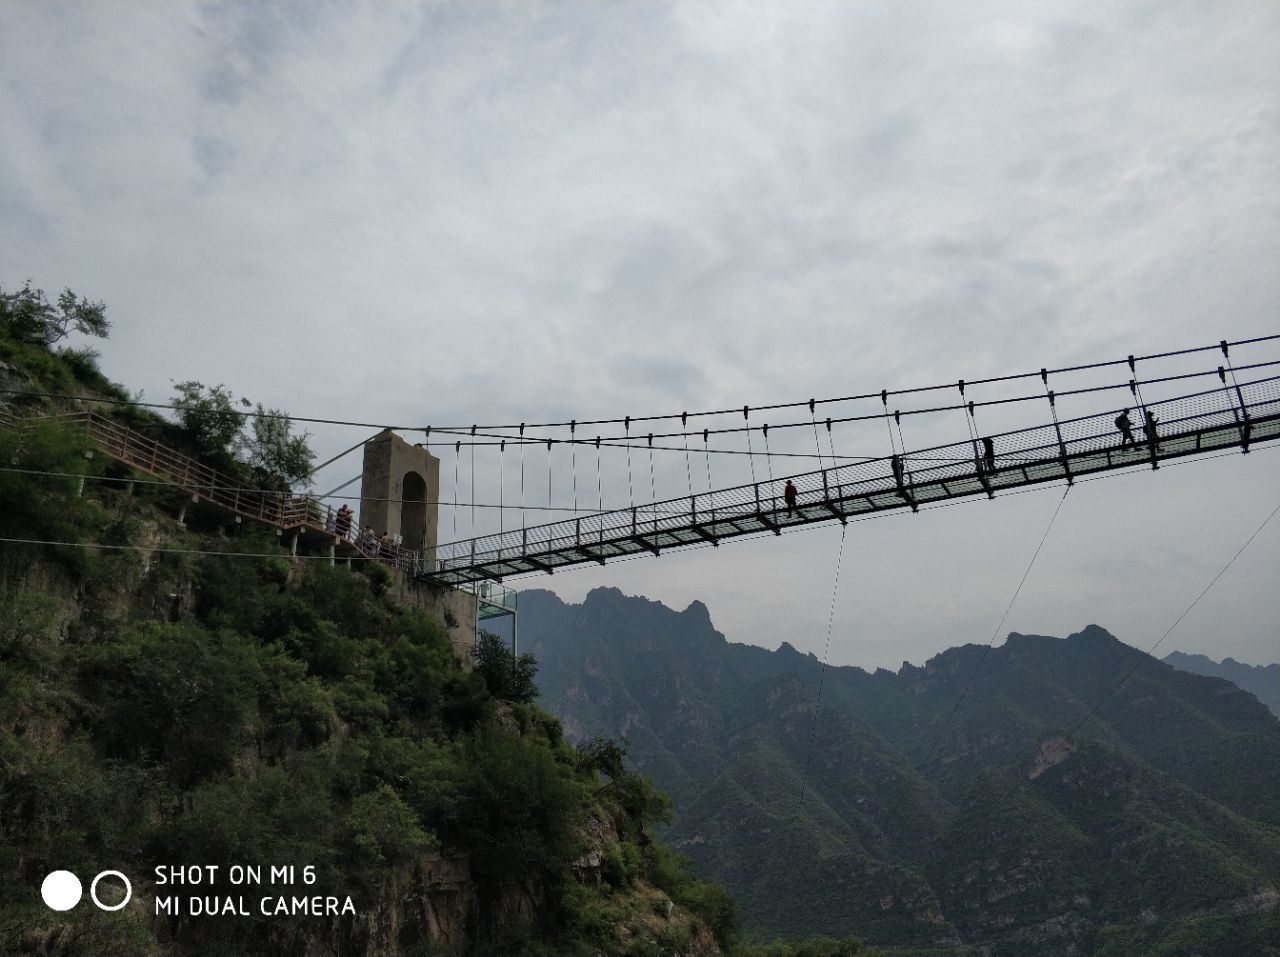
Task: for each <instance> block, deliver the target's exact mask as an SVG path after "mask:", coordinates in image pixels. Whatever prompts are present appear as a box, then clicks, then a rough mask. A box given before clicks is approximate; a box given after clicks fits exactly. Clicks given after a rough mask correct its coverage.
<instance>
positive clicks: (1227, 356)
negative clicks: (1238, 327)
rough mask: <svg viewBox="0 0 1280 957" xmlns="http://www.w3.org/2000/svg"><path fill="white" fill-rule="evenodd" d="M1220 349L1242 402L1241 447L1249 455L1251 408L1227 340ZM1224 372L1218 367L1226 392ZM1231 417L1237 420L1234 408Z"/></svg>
mask: <svg viewBox="0 0 1280 957" xmlns="http://www.w3.org/2000/svg"><path fill="white" fill-rule="evenodd" d="M1218 347H1219V348H1220V349H1222V361H1223V362H1224V363H1226V367H1227V369H1228V370H1230V372H1231V385H1232V387H1233V388H1234V389H1235V391H1236V398H1237V399H1238V400H1239V402H1240V416H1239V418H1240V419H1242V420H1243V421H1242V422H1241V425H1240V447H1241V449H1242V451H1243V452H1244V454H1245V455H1248V454H1249V439H1250V434H1251V432H1252V428H1253V427H1252V425H1251V424H1250V422H1249V408H1248V406H1247V405H1245V401H1244V393H1243V392H1241V391H1240V382H1239V380H1238V379H1236V370H1235V366H1233V365H1232V363H1231V353H1230V350H1229V349H1228V344H1227V340H1226V339H1223V340H1222V342H1220V343H1218ZM1222 372H1223V370H1222V366H1218V378H1219V379H1221V380H1222V388H1223V391H1226V388H1227V377H1226V376H1225V375H1223V374H1222ZM1229 398H1230V395H1228V399H1229ZM1231 415H1232V417H1233V418H1236V410H1235V409H1234V408H1233V409H1232V410H1231Z"/></svg>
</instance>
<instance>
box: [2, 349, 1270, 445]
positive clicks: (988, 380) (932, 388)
mask: <svg viewBox="0 0 1280 957" xmlns="http://www.w3.org/2000/svg"><path fill="white" fill-rule="evenodd" d="M1276 339H1280V334H1276V335H1268V336H1257V337H1255V338H1252V339H1239V340H1236V341H1233V342H1229V343H1228V344H1229V345H1236V346H1249V345H1257V344H1258V343H1263V342H1271V341H1274V340H1276ZM1218 348H1219V345H1218V344H1214V345H1205V346H1194V347H1191V348H1186V349H1174V350H1170V351H1167V352H1155V353H1151V354H1148V355H1144V356H1138V357H1137V360H1138V361H1143V360H1156V359H1169V358H1175V357H1178V356H1185V355H1193V354H1196V353H1200V352H1210V351H1215V350H1217V349H1218ZM1127 361H1128V360H1127V358H1126V359H1112V360H1106V361H1102V362H1091V363H1084V364H1081V365H1074V366H1062V367H1059V368H1056V369H1049V370H1048V371H1049V372H1050V373H1070V372H1087V371H1091V370H1095V369H1104V368H1110V367H1112V366H1121V365H1124V364H1125V363H1126V362H1127ZM1039 374H1040V373H1039V371H1034V372H1020V373H1014V374H1010V375H1001V376H987V377H984V378H980V379H973V380H971V381H970V384H971V385H991V384H995V383H1000V382H1014V381H1017V380H1021V379H1033V378H1035V377H1037V376H1038V375H1039ZM954 384H955V383H954V381H951V382H945V383H937V384H934V385H925V386H913V387H909V388H904V389H895V390H892V392H891V393H890V394H892V395H895V396H900V395H909V394H913V393H917V392H936V391H943V390H946V389H950V388H952V386H954ZM6 391H8V392H17V391H19V390H0V394H3V393H4V392H6ZM60 397H61V398H81V397H79V396H69V395H68V396H60ZM875 397H876V393H874V392H869V393H865V394H855V395H846V396H832V397H828V398H824V399H817V400H815V403H822V404H830V403H837V402H853V401H858V400H862V399H874V398H875ZM807 404H808V402H807V401H805V400H800V401H794V402H777V403H770V404H763V405H757V406H755V409H756V410H757V411H765V412H768V411H773V410H776V409H791V408H802V407H803V406H805V405H807ZM159 407H160V408H172V406H159ZM736 411H737V409H707V410H701V411H696V412H687V413H685V414H686V415H688V416H692V417H695V418H697V417H706V416H719V415H729V414H732V413H734V412H736ZM245 414H252V413H245ZM680 417H681V413H678V412H673V413H663V414H655V415H643V416H627V417H626V419H625V421H636V422H641V421H647V422H654V421H662V420H674V419H678V418H680ZM297 421H317V422H322V423H324V424H338V425H355V424H359V425H365V424H368V425H369V426H370V427H373V426H374V423H351V422H338V421H335V420H317V419H303V418H297ZM623 421H624V419H621V418H604V419H583V420H582V424H583V425H607V424H618V423H621V422H623ZM568 424H569V423H568V422H540V423H536V424H533V425H531V426H530V427H531V428H561V427H563V426H566V425H568ZM485 428H487V429H513V428H515V426H514V425H487V426H485ZM442 430H443V429H442Z"/></svg>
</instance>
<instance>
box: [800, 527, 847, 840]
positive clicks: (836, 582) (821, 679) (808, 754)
mask: <svg viewBox="0 0 1280 957" xmlns="http://www.w3.org/2000/svg"><path fill="white" fill-rule="evenodd" d="M848 531H849V527H848V526H847V525H841V526H840V547H839V548H838V549H837V550H836V568H835V575H834V576H833V580H832V582H831V604H830V606H828V608H827V641H826V644H825V645H824V646H823V649H822V668H821V669H820V670H819V671H818V693H817V695H816V696H815V698H814V702H813V723H812V724H810V726H809V744H808V747H807V749H806V751H805V757H804V766H803V768H802V770H801V773H800V806H799V808H797V811H796V813H797V816H798V815H799V812H800V811H801V810H803V808H804V799H805V789H806V787H807V786H808V783H809V764H810V762H811V761H812V760H813V742H814V739H815V738H816V737H817V734H818V711H819V709H820V708H821V707H822V687H823V685H824V684H825V682H826V677H827V662H828V660H829V658H830V656H831V630H832V625H833V624H834V622H835V618H836V596H837V595H839V593H840V568H841V566H842V565H843V564H844V541H845V535H846V533H847V532H848Z"/></svg>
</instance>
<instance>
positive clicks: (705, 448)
mask: <svg viewBox="0 0 1280 957" xmlns="http://www.w3.org/2000/svg"><path fill="white" fill-rule="evenodd" d="M708 434H709V433H708V430H707V429H703V430H702V454H703V455H704V456H706V459H707V494H708V495H710V494H711V492H712V488H711V445H710V442H709V439H708Z"/></svg>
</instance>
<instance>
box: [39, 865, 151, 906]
mask: <svg viewBox="0 0 1280 957" xmlns="http://www.w3.org/2000/svg"><path fill="white" fill-rule="evenodd" d="M103 878H115V879H116V880H117V881H119V882H120V883H121V884H123V885H124V897H123V898H121V899H120V900H119V901H117V902H116V903H114V904H107V903H103V902H102V901H101V900H100V899H99V898H98V884H100V883H101V882H102V879H103ZM110 886H111V885H108V887H110ZM40 896H41V897H43V898H44V902H45V903H46V904H47V905H48V906H49V907H50V908H51V909H52V910H71V908H73V907H75V906H76V905H77V904H79V903H80V898H81V897H83V896H84V886H83V885H82V884H81V883H80V878H78V877H76V876H75V875H74V874H72V873H71V872H70V871H52V872H51V873H50V874H49V876H48V877H46V878H45V879H44V883H43V884H41V885H40ZM132 897H133V885H132V884H130V883H129V878H127V877H125V876H124V875H123V874H121V873H120V872H119V871H103V872H102V873H100V874H99V875H98V876H97V877H95V878H94V879H93V883H92V884H90V885H89V898H90V899H91V900H92V901H93V902H94V903H95V904H96V905H98V907H99V908H100V909H101V910H107V911H114V910H121V909H122V908H123V907H124V905H125V904H127V903H129V900H130V898H132Z"/></svg>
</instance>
